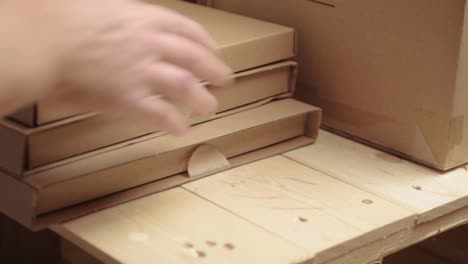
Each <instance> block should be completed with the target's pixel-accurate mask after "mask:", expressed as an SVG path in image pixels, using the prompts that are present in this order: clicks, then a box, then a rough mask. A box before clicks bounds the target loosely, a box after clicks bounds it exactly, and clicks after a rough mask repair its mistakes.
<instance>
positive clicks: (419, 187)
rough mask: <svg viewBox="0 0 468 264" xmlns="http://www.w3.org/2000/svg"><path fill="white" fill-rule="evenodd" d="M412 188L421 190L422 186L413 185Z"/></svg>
mask: <svg viewBox="0 0 468 264" xmlns="http://www.w3.org/2000/svg"><path fill="white" fill-rule="evenodd" d="M413 189H415V190H417V191H422V187H421V186H419V185H414V186H413Z"/></svg>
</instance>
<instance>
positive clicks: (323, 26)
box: [212, 0, 464, 166]
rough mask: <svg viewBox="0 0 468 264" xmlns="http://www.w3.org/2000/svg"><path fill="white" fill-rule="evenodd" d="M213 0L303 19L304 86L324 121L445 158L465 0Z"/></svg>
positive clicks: (291, 22)
mask: <svg viewBox="0 0 468 264" xmlns="http://www.w3.org/2000/svg"><path fill="white" fill-rule="evenodd" d="M212 3H213V5H214V7H217V8H222V9H225V10H228V11H234V12H237V13H241V14H245V15H250V16H254V17H258V18H262V19H266V20H269V21H273V22H277V23H281V24H284V25H287V26H291V27H294V28H297V32H298V40H299V41H298V42H299V43H298V44H299V45H298V55H299V57H298V60H299V65H300V67H301V71H300V73H299V85H298V91H297V92H298V93H297V94H298V97H299V98H301V99H302V100H306V101H307V102H310V103H312V104H314V105H317V106H320V107H322V108H323V109H324V124H326V125H327V126H330V127H333V128H334V129H338V130H341V131H344V132H346V133H349V134H352V135H354V136H357V137H361V138H363V139H366V140H368V141H372V142H374V143H377V144H379V145H382V146H385V147H387V148H391V149H393V150H396V151H398V152H404V153H406V154H407V155H409V156H411V157H413V158H416V159H419V160H424V161H426V162H427V163H430V164H436V166H442V165H443V163H444V161H445V159H446V156H447V150H448V148H447V147H448V133H449V122H450V120H451V116H450V115H451V108H452V104H453V102H452V98H453V96H454V89H455V88H454V87H455V74H456V69H457V64H458V63H457V62H458V55H459V54H458V50H459V45H460V28H461V26H460V25H461V23H462V19H463V15H464V14H463V13H464V9H463V8H462V7H463V4H464V1H463V0H455V1H439V0H429V1H427V0H416V1H404V0H396V1H373V0H356V1H345V0H336V1H335V2H334V7H328V6H326V5H319V4H316V3H313V2H312V1H295V2H290V1H289V2H288V1H277V2H275V3H274V4H272V3H271V1H268V0H255V1H247V0H214V1H212Z"/></svg>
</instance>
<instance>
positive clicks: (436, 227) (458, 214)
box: [314, 207, 468, 264]
mask: <svg viewBox="0 0 468 264" xmlns="http://www.w3.org/2000/svg"><path fill="white" fill-rule="evenodd" d="M467 222H468V207H466V208H463V209H460V210H457V211H454V212H452V213H449V214H446V215H444V216H441V217H439V218H437V219H434V220H432V221H429V222H425V223H422V224H420V225H418V226H416V227H415V228H413V229H408V230H403V231H401V232H399V233H396V234H394V235H391V236H388V237H383V238H382V239H381V240H380V241H377V242H375V243H370V244H368V245H367V246H364V247H361V248H358V249H356V250H354V251H350V252H348V253H347V254H345V255H342V256H340V257H338V258H334V259H333V260H330V256H333V255H334V252H333V249H330V250H327V251H324V252H321V253H319V254H317V255H316V256H315V262H314V263H317V264H322V263H326V264H361V263H369V262H370V261H372V260H376V259H379V258H382V257H384V256H388V255H390V254H393V253H396V252H398V251H400V250H402V249H405V248H408V247H410V246H412V245H415V244H417V243H419V242H421V241H424V240H427V239H429V238H431V237H433V236H435V235H438V234H439V233H440V232H444V231H447V230H449V229H452V228H455V227H457V226H460V225H463V224H466V223H467Z"/></svg>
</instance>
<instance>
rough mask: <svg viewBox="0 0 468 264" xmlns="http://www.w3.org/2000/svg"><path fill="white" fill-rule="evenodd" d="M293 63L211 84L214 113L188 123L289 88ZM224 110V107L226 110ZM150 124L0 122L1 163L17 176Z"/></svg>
mask: <svg viewBox="0 0 468 264" xmlns="http://www.w3.org/2000/svg"><path fill="white" fill-rule="evenodd" d="M295 76H296V64H295V63H294V62H281V63H277V64H273V65H269V66H264V67H261V68H256V69H253V70H249V71H245V72H242V73H238V74H236V75H234V79H235V80H236V81H235V82H234V83H233V84H231V85H228V86H226V87H221V88H216V87H212V88H210V90H211V92H212V93H213V94H214V95H215V97H217V98H218V100H219V108H218V111H219V112H218V115H215V116H211V117H206V118H202V117H191V118H190V119H189V122H190V123H192V124H196V123H200V122H203V121H206V120H209V119H213V118H218V116H219V115H221V116H222V115H225V114H226V111H228V110H230V111H231V112H236V111H242V110H245V109H246V108H250V107H253V106H255V105H256V102H259V101H260V102H261V101H262V100H265V99H266V100H268V99H271V98H274V97H286V96H290V95H291V94H292V93H293V89H294V86H295ZM227 113H229V112H227ZM152 132H155V131H154V127H153V126H151V125H150V124H146V123H143V122H135V121H134V120H133V119H132V118H129V117H125V118H121V119H116V120H115V119H106V118H105V117H103V116H101V115H95V114H94V115H92V116H91V115H89V114H88V115H83V116H78V117H76V118H71V119H66V120H63V121H59V122H54V123H52V124H49V125H46V126H41V127H38V128H27V127H24V126H21V125H18V124H16V123H14V122H8V121H4V122H3V123H0V145H1V146H2V148H0V167H1V168H3V169H4V170H5V171H7V172H9V173H10V174H13V175H17V176H21V175H22V174H23V173H24V171H25V170H32V169H35V168H38V167H40V166H43V165H46V164H49V163H53V162H56V161H60V160H63V159H66V158H70V157H72V156H76V155H79V154H83V153H86V152H89V151H93V150H96V149H100V148H103V147H106V146H110V145H113V144H117V143H120V142H124V141H126V140H129V139H132V138H137V137H140V136H144V135H147V134H150V133H152Z"/></svg>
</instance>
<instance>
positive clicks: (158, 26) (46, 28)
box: [12, 0, 231, 134]
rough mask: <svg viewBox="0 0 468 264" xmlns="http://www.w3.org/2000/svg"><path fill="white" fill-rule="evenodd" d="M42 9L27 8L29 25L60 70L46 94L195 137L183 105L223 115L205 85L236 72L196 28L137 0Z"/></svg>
mask: <svg viewBox="0 0 468 264" xmlns="http://www.w3.org/2000/svg"><path fill="white" fill-rule="evenodd" d="M12 1H20V2H24V5H26V6H27V5H31V3H32V2H31V1H23V0H12ZM37 5H38V7H37V8H35V7H34V8H31V6H30V7H29V9H27V10H28V11H27V13H28V15H29V18H28V21H30V22H29V23H31V24H35V26H34V27H33V29H34V31H35V33H36V34H34V36H35V42H36V43H37V44H39V45H38V46H41V47H43V50H42V52H44V59H46V60H51V61H52V62H53V63H51V64H50V66H48V67H50V68H53V69H54V70H53V71H47V72H46V73H44V72H41V74H45V75H48V76H47V80H48V81H47V83H48V84H49V85H50V84H53V85H52V87H48V88H43V89H44V94H50V93H55V94H60V95H61V96H62V97H63V98H65V99H66V100H69V101H70V103H73V104H78V105H80V107H86V108H90V109H95V110H98V111H102V112H104V113H106V112H107V113H113V114H115V113H116V112H117V113H124V114H132V115H134V116H135V118H136V119H143V120H145V121H147V122H153V123H154V124H155V127H157V128H158V129H160V130H164V131H168V132H171V133H174V134H183V133H184V132H186V131H187V124H186V121H185V118H184V116H182V114H181V113H180V112H179V111H178V110H177V107H176V105H178V106H182V107H184V108H190V109H192V110H193V111H194V112H196V113H200V114H207V113H211V112H214V111H215V109H216V106H217V102H216V100H215V98H214V97H213V96H212V95H211V94H210V93H209V92H208V91H207V90H206V88H204V87H203V86H202V85H201V83H200V81H201V80H205V81H208V82H210V83H212V84H214V85H223V83H224V82H225V80H226V79H227V77H228V76H229V74H230V73H231V71H230V69H229V68H228V67H227V66H226V65H224V63H223V62H222V61H221V60H220V59H219V57H218V56H217V54H216V52H215V49H216V44H215V43H214V41H213V40H212V38H211V37H210V36H209V34H208V33H207V32H206V31H205V30H204V29H203V28H202V27H201V26H200V25H198V24H196V23H195V22H193V21H191V20H189V19H187V18H185V17H183V16H181V15H179V14H176V13H175V12H173V11H171V10H168V9H166V8H163V7H160V6H155V5H149V4H146V3H143V2H141V1H136V0H100V1H93V0H80V1H71V0H43V1H40V3H38V4H37ZM25 8H27V7H25ZM38 75H39V76H40V74H38ZM41 92H42V91H41ZM41 92H39V94H41Z"/></svg>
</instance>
